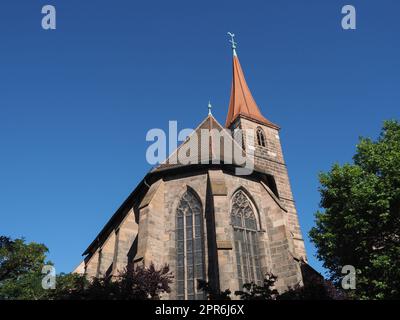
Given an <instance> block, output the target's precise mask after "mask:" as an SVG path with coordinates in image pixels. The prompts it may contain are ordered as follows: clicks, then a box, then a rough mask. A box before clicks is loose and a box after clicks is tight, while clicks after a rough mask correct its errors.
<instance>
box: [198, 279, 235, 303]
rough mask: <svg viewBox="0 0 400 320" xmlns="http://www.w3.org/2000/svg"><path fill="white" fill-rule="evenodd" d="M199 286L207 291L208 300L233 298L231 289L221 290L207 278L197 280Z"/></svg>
mask: <svg viewBox="0 0 400 320" xmlns="http://www.w3.org/2000/svg"><path fill="white" fill-rule="evenodd" d="M197 288H198V289H199V290H202V291H204V292H205V293H206V295H207V299H208V300H231V297H230V295H231V290H229V289H226V290H225V291H219V290H218V289H216V288H215V286H213V285H211V284H210V283H209V282H207V281H205V280H201V279H198V280H197Z"/></svg>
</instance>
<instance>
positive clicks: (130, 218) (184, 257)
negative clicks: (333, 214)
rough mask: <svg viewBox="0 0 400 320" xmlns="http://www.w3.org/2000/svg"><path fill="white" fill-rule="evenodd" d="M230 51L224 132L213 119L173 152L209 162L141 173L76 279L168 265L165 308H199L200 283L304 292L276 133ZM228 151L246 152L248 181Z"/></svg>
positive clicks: (300, 250) (299, 245) (300, 248)
mask: <svg viewBox="0 0 400 320" xmlns="http://www.w3.org/2000/svg"><path fill="white" fill-rule="evenodd" d="M231 43H232V49H233V50H232V51H233V58H232V87H231V96H230V102H229V108H228V113H227V117H226V122H225V126H222V125H221V124H220V123H219V122H218V121H217V120H216V119H215V118H214V117H213V115H212V114H211V112H209V114H208V116H207V117H206V118H205V119H204V120H203V121H202V122H201V123H200V125H199V126H198V127H197V128H196V130H195V131H194V132H193V133H192V134H191V135H190V136H189V137H188V138H187V139H186V141H185V142H183V143H182V144H181V145H180V146H179V147H178V149H177V150H176V151H175V152H174V153H177V152H179V150H180V149H183V148H185V146H187V145H188V144H189V143H190V141H191V140H193V141H194V140H195V141H196V144H197V145H198V148H199V150H203V149H207V150H208V151H209V152H208V153H207V154H208V155H206V156H205V157H203V156H202V155H198V154H196V155H193V156H192V157H191V160H193V161H186V162H185V163H182V162H180V161H171V157H173V154H172V155H170V157H169V158H168V159H167V160H166V161H164V162H163V163H161V164H159V165H158V166H156V167H155V168H154V169H152V170H151V171H150V172H149V173H147V174H146V176H145V177H144V178H143V180H142V181H141V182H140V183H139V184H138V186H137V187H136V188H135V189H134V190H133V191H132V193H131V194H130V195H129V197H128V198H127V199H126V200H125V201H124V202H123V203H122V205H121V206H120V207H119V209H118V210H117V211H116V212H115V213H114V215H113V216H112V217H111V219H110V220H109V221H108V223H107V224H106V225H105V226H104V228H103V229H102V230H101V231H100V232H99V234H98V235H97V237H96V238H95V239H94V240H93V242H92V243H91V244H90V245H89V247H88V248H87V249H86V251H85V252H84V253H83V256H84V261H83V262H82V263H81V265H80V266H79V267H78V268H77V269H76V272H84V273H85V274H86V275H87V276H88V277H99V276H113V275H117V274H118V272H119V271H122V270H123V269H124V268H125V267H126V266H127V264H130V263H134V264H145V265H148V264H150V263H151V262H153V263H154V264H155V265H156V266H162V265H164V264H168V265H169V266H170V270H171V272H172V273H173V275H174V282H173V284H172V285H171V289H172V291H171V293H170V294H168V295H166V296H165V297H164V298H166V299H203V298H204V293H202V292H200V291H199V290H198V288H197V279H204V280H206V281H208V282H209V283H210V284H211V285H213V286H214V287H215V288H216V289H219V290H225V289H228V288H229V289H230V290H231V291H232V292H234V291H235V290H238V289H239V288H241V287H242V284H243V283H248V282H251V281H253V282H255V283H259V284H261V283H262V280H263V277H264V275H265V274H266V273H267V272H272V273H273V274H275V275H276V276H278V281H277V289H278V290H279V291H281V292H282V291H285V290H286V289H287V288H288V287H289V286H294V285H296V284H300V285H301V284H302V283H303V279H302V268H301V264H302V263H304V262H305V261H306V253H305V249H304V242H303V238H302V234H301V231H300V226H299V221H298V216H297V211H296V206H295V202H294V199H293V195H292V191H291V188H290V183H289V176H288V171H287V168H286V164H285V160H284V157H283V153H282V148H281V141H280V138H279V130H280V128H279V126H278V125H276V124H274V123H272V122H271V121H269V120H268V119H267V118H265V117H264V116H263V115H262V113H261V111H260V109H259V107H258V106H257V104H256V102H255V100H254V98H253V96H252V94H251V92H250V89H249V87H248V85H247V83H246V80H245V77H244V73H243V70H242V68H241V65H240V62H239V58H238V56H237V54H236V46H235V44H236V43H235V42H234V39H233V38H232V40H231ZM236 129H241V130H236ZM249 130H252V132H254V135H252V136H251V135H250V137H251V139H252V141H249V136H247V135H246V134H245V133H244V132H248V131H249ZM204 131H206V132H209V133H210V134H209V136H208V138H207V139H206V140H204V139H200V138H199V139H194V138H198V137H200V132H204ZM237 132H239V134H243V137H240V138H241V139H239V141H241V143H240V144H239V143H237V142H236V137H234V135H235V134H237ZM234 133H235V134H234ZM253 140H254V141H253ZM226 143H228V144H230V143H231V144H232V145H233V146H234V147H233V149H235V148H236V149H237V148H239V149H240V151H241V153H242V154H246V153H252V155H253V157H252V161H253V167H254V169H253V170H252V171H251V173H250V174H247V175H238V174H237V170H236V169H238V167H240V166H241V164H238V163H237V161H235V159H232V158H233V157H230V155H229V154H228V156H227V153H229V152H232V150H230V151H229V152H227V151H226V148H224V146H225V144H226ZM188 150H190V149H188ZM190 152H191V151H189V154H190ZM185 153H186V154H187V150H186V151H185ZM224 153H225V154H224ZM202 154H203V153H202ZM189 158H190V155H189ZM189 160H190V159H189ZM194 160H201V161H194ZM229 160H231V161H229Z"/></svg>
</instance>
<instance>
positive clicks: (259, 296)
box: [235, 273, 279, 300]
mask: <svg viewBox="0 0 400 320" xmlns="http://www.w3.org/2000/svg"><path fill="white" fill-rule="evenodd" d="M277 279H278V277H277V276H275V275H273V274H272V273H268V274H266V276H265V278H264V281H263V285H262V286H259V285H257V284H255V283H254V282H251V283H245V284H244V285H243V289H244V290H243V291H235V295H237V296H239V297H240V299H241V300H275V299H276V298H277V297H278V295H279V293H278V291H277V290H276V289H275V282H276V280H277Z"/></svg>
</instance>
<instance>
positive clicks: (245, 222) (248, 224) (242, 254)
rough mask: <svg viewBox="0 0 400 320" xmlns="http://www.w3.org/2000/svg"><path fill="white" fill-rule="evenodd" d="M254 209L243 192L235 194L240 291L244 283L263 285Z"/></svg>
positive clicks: (233, 223) (233, 216)
mask: <svg viewBox="0 0 400 320" xmlns="http://www.w3.org/2000/svg"><path fill="white" fill-rule="evenodd" d="M253 208H254V206H253V205H252V204H251V202H250V199H249V198H248V197H247V196H246V195H245V193H244V192H243V191H242V190H239V191H237V192H236V193H235V194H234V196H233V198H232V209H231V219H232V225H233V232H234V241H235V253H236V267H237V271H238V277H239V288H240V289H242V286H243V284H244V283H249V282H255V283H257V284H261V281H262V275H261V268H260V261H259V256H258V244H257V220H256V217H255V213H254V209H253Z"/></svg>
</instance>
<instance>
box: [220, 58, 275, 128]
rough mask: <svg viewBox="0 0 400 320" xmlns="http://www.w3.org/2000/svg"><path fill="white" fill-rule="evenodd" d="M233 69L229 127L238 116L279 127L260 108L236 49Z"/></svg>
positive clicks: (227, 118) (227, 121)
mask: <svg viewBox="0 0 400 320" xmlns="http://www.w3.org/2000/svg"><path fill="white" fill-rule="evenodd" d="M232 71H233V75H232V87H231V98H230V101H229V110H228V115H227V117H226V123H225V126H226V127H227V128H229V126H230V125H231V124H232V123H233V122H234V121H235V120H236V118H237V117H239V116H243V117H244V118H249V119H252V120H256V121H258V122H260V123H262V124H264V125H266V126H269V127H272V128H275V129H279V127H278V126H277V125H276V124H274V123H272V122H271V121H269V120H268V119H266V118H265V117H264V116H263V115H262V114H261V112H260V109H259V108H258V106H257V104H256V102H255V100H254V98H253V95H252V94H251V91H250V89H249V87H248V86H247V83H246V79H245V77H244V73H243V70H242V67H241V66H240V62H239V58H238V57H237V55H236V51H234V52H233V61H232Z"/></svg>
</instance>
